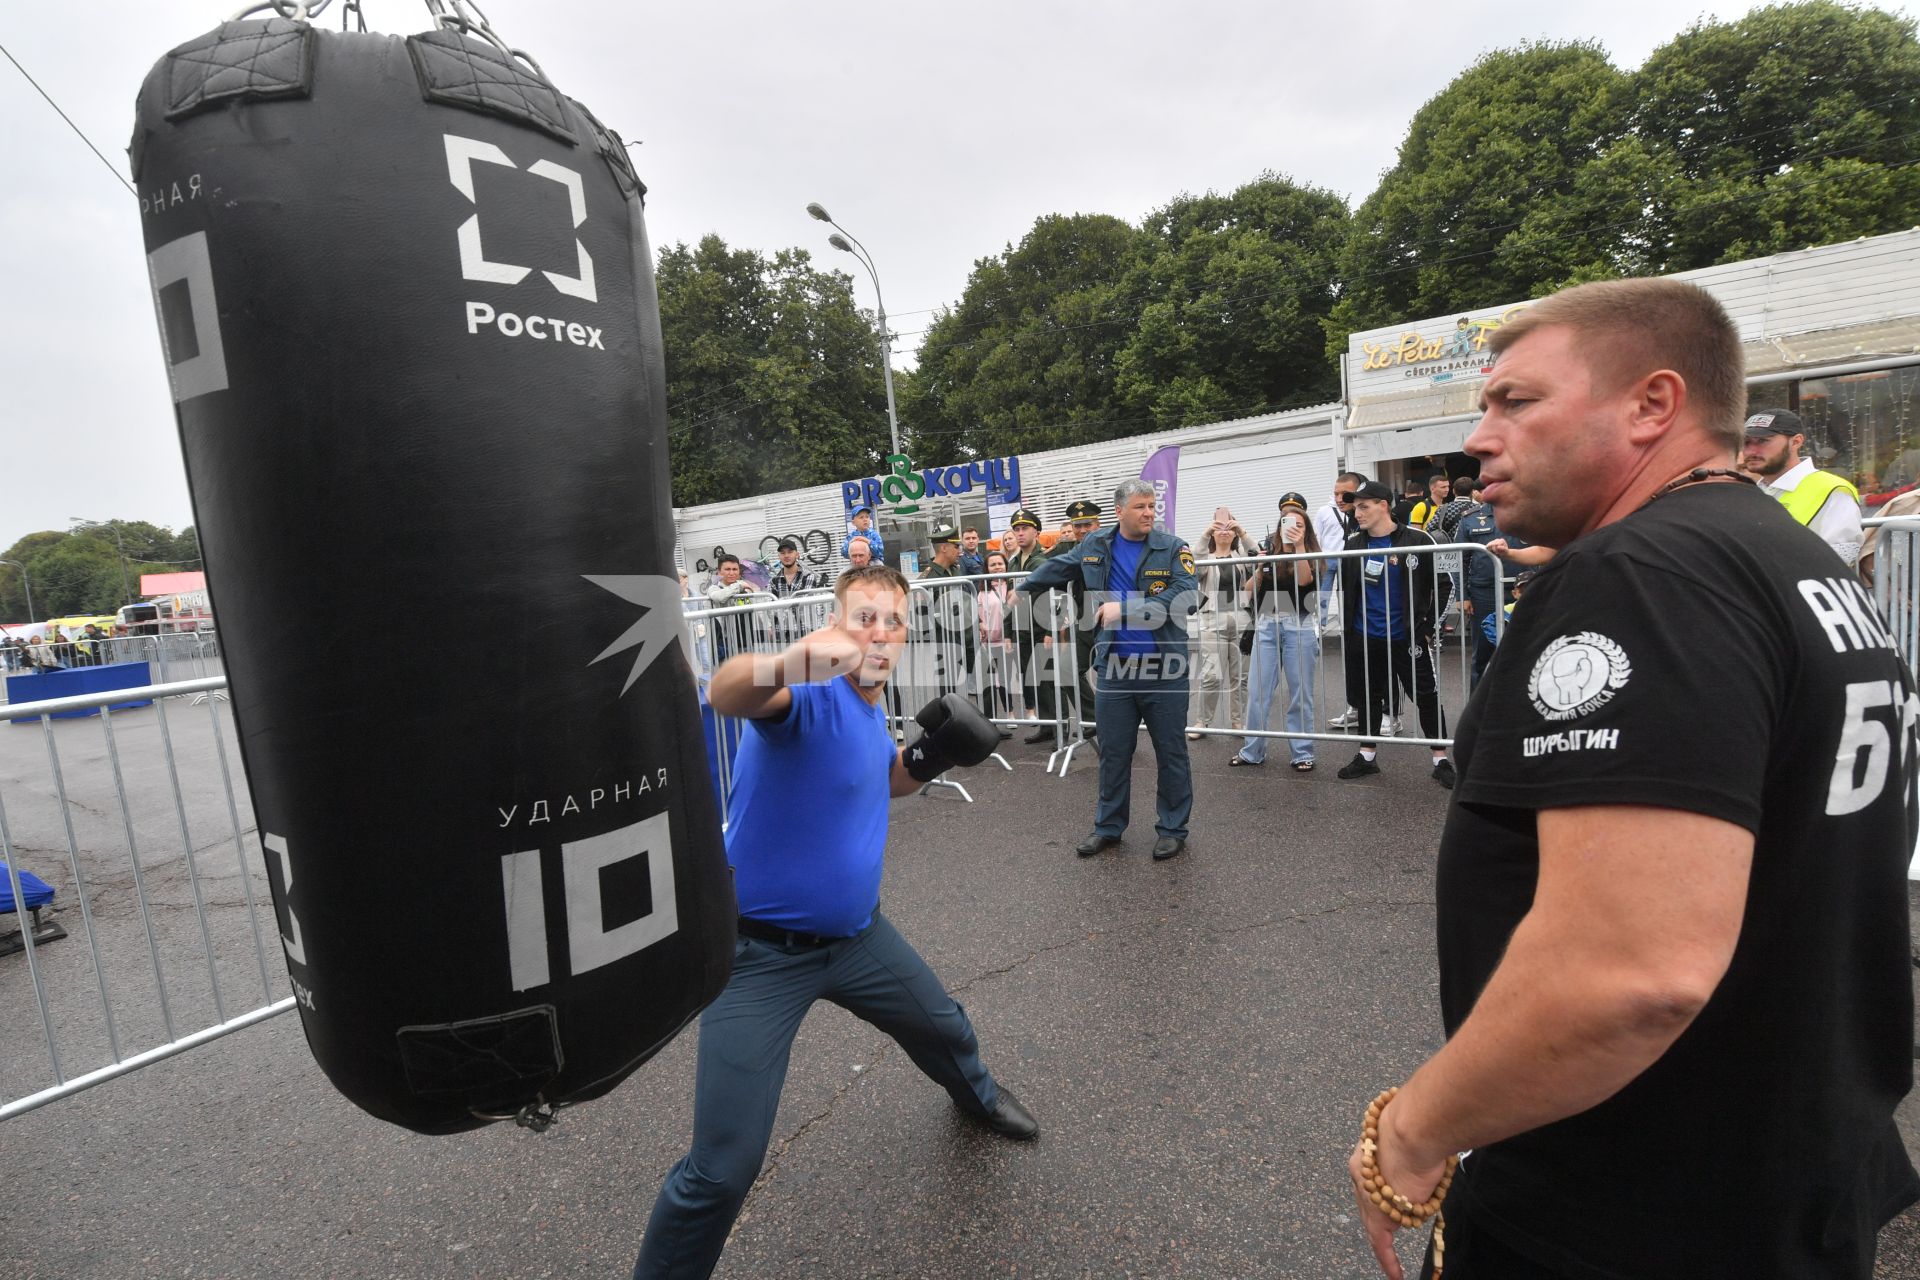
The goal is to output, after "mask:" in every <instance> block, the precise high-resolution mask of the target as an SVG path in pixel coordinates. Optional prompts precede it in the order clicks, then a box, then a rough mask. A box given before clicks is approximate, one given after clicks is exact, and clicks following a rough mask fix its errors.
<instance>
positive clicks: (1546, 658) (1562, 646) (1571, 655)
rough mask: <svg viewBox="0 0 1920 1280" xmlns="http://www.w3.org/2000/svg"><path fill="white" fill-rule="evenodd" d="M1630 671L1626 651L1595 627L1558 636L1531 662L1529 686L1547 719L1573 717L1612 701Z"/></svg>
mask: <svg viewBox="0 0 1920 1280" xmlns="http://www.w3.org/2000/svg"><path fill="white" fill-rule="evenodd" d="M1632 675H1633V664H1632V663H1631V662H1629V661H1628V660H1627V652H1626V650H1624V649H1622V648H1621V647H1620V646H1619V645H1617V644H1615V643H1614V642H1613V641H1612V640H1610V639H1608V638H1607V637H1606V636H1603V635H1601V634H1600V633H1599V632H1598V631H1582V632H1580V633H1578V634H1577V635H1570V636H1561V637H1560V638H1559V639H1557V640H1555V641H1554V642H1553V643H1552V644H1550V645H1548V646H1547V647H1546V649H1545V651H1543V652H1542V653H1541V654H1540V660H1539V661H1538V662H1536V663H1534V664H1533V676H1532V679H1531V680H1530V681H1529V682H1528V690H1529V692H1530V693H1531V694H1532V696H1533V706H1534V710H1536V711H1538V712H1539V713H1540V714H1541V716H1542V717H1544V718H1545V719H1548V720H1573V719H1576V718H1578V717H1580V716H1584V715H1589V714H1591V713H1593V712H1595V711H1598V710H1599V709H1600V708H1601V707H1604V706H1606V705H1607V703H1609V702H1611V701H1613V695H1614V694H1616V693H1618V692H1619V691H1620V690H1621V689H1623V688H1625V687H1626V684H1627V680H1628V678H1629V677H1631V676H1632Z"/></svg>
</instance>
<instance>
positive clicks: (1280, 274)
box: [1116, 173, 1347, 431]
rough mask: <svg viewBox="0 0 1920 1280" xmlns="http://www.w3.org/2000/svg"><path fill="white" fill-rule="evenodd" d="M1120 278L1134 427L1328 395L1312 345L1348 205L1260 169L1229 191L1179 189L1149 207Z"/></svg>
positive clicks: (1124, 375)
mask: <svg viewBox="0 0 1920 1280" xmlns="http://www.w3.org/2000/svg"><path fill="white" fill-rule="evenodd" d="M1142 230H1143V233H1144V237H1145V241H1146V244H1145V247H1144V252H1143V254H1142V261H1141V262H1140V264H1139V265H1138V266H1137V267H1136V268H1135V270H1134V272H1133V273H1132V276H1131V278H1130V279H1129V281H1128V288H1127V294H1128V296H1129V300H1130V301H1131V302H1134V303H1136V304H1137V305H1138V323H1137V324H1135V325H1131V326H1129V327H1127V328H1126V329H1124V330H1122V332H1121V337H1122V338H1123V340H1124V343H1125V345H1124V346H1123V347H1122V348H1121V349H1120V352H1119V354H1118V357H1117V363H1116V371H1117V392H1118V398H1119V400H1120V402H1121V405H1122V406H1123V409H1124V411H1125V412H1126V413H1127V414H1128V415H1130V416H1133V417H1135V418H1137V419H1141V420H1143V421H1141V422H1140V423H1139V425H1137V426H1135V427H1133V428H1132V430H1136V431H1137V430H1148V429H1160V428H1166V427H1175V426H1181V425H1185V424H1190V423H1199V422H1210V421H1216V420H1218V419H1221V418H1227V417H1233V416H1237V415H1244V414H1248V413H1255V412H1259V411H1261V410H1263V409H1267V408H1272V407H1280V406H1288V405H1298V404H1311V403H1315V402H1319V401H1325V400H1331V399H1333V398H1334V397H1335V396H1336V395H1337V394H1338V393H1339V383H1340V380H1339V373H1338V371H1337V369H1336V368H1334V367H1333V366H1332V365H1330V364H1329V363H1328V362H1327V360H1326V358H1325V356H1324V355H1322V353H1321V341H1322V333H1323V325H1324V323H1325V321H1326V318H1327V315H1328V313H1329V311H1330V310H1331V309H1332V307H1333V302H1334V292H1335V291H1334V279H1335V272H1336V270H1337V263H1338V256H1339V252H1340V249H1341V247H1342V245H1343V244H1344V242H1345V240H1346V237H1347V206H1346V202H1345V201H1343V200H1342V199H1341V198H1340V197H1339V196H1336V195H1334V194H1333V193H1332V192H1329V191H1322V190H1318V189H1316V188H1310V187H1302V186H1299V185H1297V184H1295V183H1294V182H1292V181H1291V180H1290V179H1287V178H1283V177H1280V176H1277V175H1275V174H1272V173H1266V174H1262V175H1261V176H1260V177H1259V178H1258V179H1256V180H1255V181H1253V182H1250V183H1248V184H1246V185H1245V186H1243V187H1241V188H1240V189H1239V190H1237V191H1235V192H1233V193H1232V194H1231V195H1224V196H1223V195H1217V194H1214V193H1212V192H1209V193H1208V194H1206V195H1203V196H1190V195H1183V196H1181V197H1179V198H1178V199H1176V200H1174V201H1173V202H1172V203H1171V204H1168V205H1167V206H1166V207H1165V208H1163V209H1160V210H1157V211H1156V212H1154V213H1152V214H1150V215H1149V216H1148V217H1147V219H1146V223H1145V225H1144V227H1143V228H1142Z"/></svg>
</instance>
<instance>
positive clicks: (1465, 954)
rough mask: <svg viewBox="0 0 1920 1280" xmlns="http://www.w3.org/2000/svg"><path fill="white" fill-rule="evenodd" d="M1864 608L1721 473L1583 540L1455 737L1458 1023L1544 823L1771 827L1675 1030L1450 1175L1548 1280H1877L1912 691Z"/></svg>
mask: <svg viewBox="0 0 1920 1280" xmlns="http://www.w3.org/2000/svg"><path fill="white" fill-rule="evenodd" d="M1877 617H1878V615H1877V614H1876V613H1875V611H1874V609H1873V607H1872V605H1871V603H1870V602H1869V598H1868V597H1867V595H1866V594H1865V593H1864V591H1863V590H1862V589H1861V588H1860V587H1859V585H1858V583H1857V582H1855V581H1854V580H1853V579H1852V575H1850V574H1848V573H1847V572H1846V571H1845V569H1844V567H1843V566H1842V565H1841V563H1840V562H1839V560H1837V559H1836V558H1835V557H1834V555H1833V553H1832V551H1831V550H1829V549H1828V547H1827V546H1826V544H1825V543H1823V542H1822V541H1821V540H1820V539H1819V538H1818V537H1816V536H1815V535H1813V534H1812V533H1810V532H1808V531H1807V530H1806V529H1804V528H1802V527H1800V526H1799V525H1798V524H1796V523H1794V521H1793V519H1792V518H1791V517H1790V516H1788V515H1787V513H1786V511H1785V509H1784V508H1782V507H1781V506H1780V504H1779V503H1778V502H1775V501H1773V500H1772V499H1770V498H1768V497H1766V496H1765V495H1764V494H1762V493H1759V492H1758V491H1756V490H1754V489H1752V488H1749V487H1747V486H1744V485H1728V484H1711V485H1694V486H1690V487H1687V488H1683V489H1679V490H1676V491H1675V492H1673V493H1671V494H1668V495H1667V496H1666V497H1663V498H1660V499H1659V500H1657V501H1655V502H1653V503H1652V504H1650V505H1649V506H1647V507H1645V508H1644V509H1642V510H1641V511H1638V512H1636V513H1635V514H1633V515H1630V516H1628V517H1626V518H1625V519H1623V520H1620V521H1618V522H1616V523H1614V524H1611V525H1608V526H1606V527H1605V528H1602V529H1599V530H1597V531H1595V532H1594V533H1592V534H1589V535H1587V536H1586V537H1584V538H1581V539H1579V540H1577V541H1575V542H1574V543H1572V544H1570V545H1569V546H1568V547H1567V548H1565V549H1564V550H1563V551H1562V552H1561V553H1560V555H1559V556H1557V557H1556V558H1555V559H1554V560H1553V561H1552V562H1550V564H1549V565H1548V566H1547V567H1546V568H1545V569H1543V570H1542V571H1541V573H1540V575H1539V576H1538V577H1537V578H1536V579H1535V580H1534V584H1533V589H1532V590H1530V591H1529V592H1528V593H1527V597H1526V600H1525V601H1524V602H1523V603H1522V604H1521V605H1520V607H1519V608H1518V609H1516V610H1515V611H1514V614H1513V621H1512V624H1511V625H1510V626H1509V627H1508V629H1507V633H1506V638H1505V639H1504V640H1503V641H1502V642H1501V645H1500V648H1499V649H1498V651H1497V652H1496V654H1495V656H1494V658H1493V661H1492V664H1491V665H1490V666H1489V668H1488V670H1487V674H1486V676H1485V678H1484V679H1483V680H1482V681H1481V683H1480V686H1479V688H1478V690H1476V692H1475V694H1474V696H1473V698H1472V700H1471V701H1470V702H1469V704H1468V706H1467V709H1466V712H1465V714H1464V716H1463V717H1462V721H1461V724H1460V730H1459V737H1458V739H1457V741H1456V744H1455V756H1456V760H1457V765H1458V769H1459V784H1458V786H1457V787H1456V789H1455V791H1454V793H1453V803H1452V807H1451V809H1450V811H1449V814H1448V818H1447V826H1446V832H1445V835H1444V836H1443V838H1442V842H1441V848H1440V856H1439V871H1438V889H1437V898H1438V934H1439V958H1440V985H1441V993H1440V994H1441V1009H1442V1014H1443V1016H1444V1018H1445V1021H1446V1027H1447V1033H1448V1034H1449V1035H1452V1034H1453V1033H1454V1031H1456V1030H1457V1029H1458V1028H1459V1026H1460V1024H1461V1023H1462V1022H1463V1021H1464V1020H1465V1019H1466V1017H1467V1015H1468V1013H1469V1011H1470V1010H1471V1008H1472V1005H1473V1002H1474V1001H1475V1000H1476V999H1477V998H1478V996H1479V993H1480V991H1481V990H1482V988H1483V987H1484V986H1485V985H1486V982H1487V979H1488V978H1489V976H1490V975H1491V974H1492V973H1493V970H1494V968H1495V966H1496V965H1497V964H1498V963H1499V962H1500V958H1501V955H1502V952H1503V951H1504V949H1505V947H1506V944H1507V941H1508V938H1509V937H1510V936H1511V934H1512V933H1513V929H1514V926H1515V925H1516V924H1518V923H1519V921H1520V919H1521V917H1522V916H1523V915H1525V914H1526V912H1527V910H1528V909H1529V907H1530V906H1531V904H1532V900H1533V893H1534V888H1535V884H1536V881H1537V876H1538V870H1539V845H1538V842H1537V838H1536V826H1535V815H1536V813H1537V811H1538V810H1541V809H1550V808H1559V807H1566V806H1571V805H1589V804H1633V805H1651V806H1655V807H1660V808H1670V809H1679V810H1686V811H1690V812H1694V813H1700V814H1706V815H1709V816H1711V817H1715V818H1719V819H1722V820H1724V821H1727V822H1731V823H1734V824H1736V825H1738V826H1741V827H1744V828H1746V829H1747V830H1749V831H1752V832H1754V833H1755V837H1756V839H1755V847H1754V854H1753V866H1752V874H1751V879H1750V882H1749V886H1748V892H1747V906H1746V914H1745V917H1744V920H1743V922H1742V926H1741V931H1740V938H1739V942H1738V944H1737V946H1736V949H1735V952H1734V956H1733V960H1732V964H1731V966H1730V968H1729V969H1728V971H1727V974H1726V976H1725V977H1724V978H1723V979H1722V981H1721V983H1720V986H1719V988H1718V989H1717V990H1716V991H1715V993H1714V995H1713V997H1712V999H1711V1000H1709V1001H1708V1003H1707V1005H1706V1007H1705V1009H1703V1010H1702V1011H1701V1013H1700V1015H1699V1017H1698V1018H1696V1019H1695V1021H1694V1022H1693V1024H1692V1025H1691V1026H1690V1027H1689V1028H1688V1029H1687V1030H1686V1032H1685V1033H1683V1034H1682V1035H1681V1037H1680V1038H1679V1039H1678V1040H1677V1041H1676V1042H1675V1043H1674V1044H1673V1046H1672V1047H1671V1048H1669V1049H1668V1050H1667V1052H1666V1053H1665V1054H1664V1055H1663V1056H1662V1057H1661V1058H1660V1059H1659V1061H1657V1062H1655V1063H1654V1064H1653V1065H1652V1066H1651V1067H1649V1068H1648V1069H1647V1070H1646V1071H1645V1072H1644V1073H1642V1074H1641V1075H1640V1076H1639V1077H1638V1078H1637V1079H1635V1080H1634V1081H1632V1082H1631V1083H1630V1084H1628V1085H1627V1087H1626V1088H1624V1089H1623V1090H1621V1091H1620V1092H1619V1093H1618V1094H1616V1095H1614V1096H1613V1097H1612V1098H1610V1099H1608V1100H1607V1101H1606V1102H1603V1103H1601V1104H1600V1105H1598V1106H1596V1107H1593V1108H1591V1109H1590V1110H1588V1111H1585V1112H1582V1113H1580V1114H1578V1115H1575V1116H1571V1117H1568V1118H1567V1119H1565V1120H1561V1121H1558V1122H1556V1123H1554V1124H1550V1125H1546V1126H1543V1127H1541V1128H1539V1129H1535V1130H1533V1131H1531V1132H1528V1133H1523V1134H1520V1135H1517V1136H1515V1137H1513V1138H1509V1139H1507V1140H1506V1141H1503V1142H1499V1143H1495V1144H1493V1145H1491V1146H1489V1147H1486V1148H1483V1149H1481V1150H1478V1151H1476V1152H1474V1153H1473V1154H1472V1155H1471V1156H1469V1157H1468V1158H1467V1159H1466V1161H1465V1162H1464V1163H1463V1164H1462V1166H1461V1173H1460V1176H1459V1179H1458V1181H1457V1182H1456V1184H1455V1195H1456V1196H1458V1197H1459V1200H1460V1203H1459V1206H1458V1207H1459V1210H1460V1211H1462V1212H1465V1213H1470V1214H1472V1215H1473V1217H1474V1219H1475V1221H1476V1222H1477V1223H1481V1224H1483V1225H1484V1228H1485V1229H1486V1230H1487V1231H1488V1232H1490V1233H1491V1234H1494V1235H1497V1236H1499V1237H1501V1238H1502V1239H1503V1240H1505V1241H1506V1242H1507V1243H1508V1244H1510V1245H1511V1246H1512V1247H1513V1248H1515V1249H1516V1250H1517V1251H1520V1252H1522V1253H1526V1254H1529V1255H1531V1256H1534V1257H1535V1258H1536V1259H1537V1260H1538V1261H1539V1262H1540V1263H1541V1264H1543V1265H1544V1266H1547V1267H1551V1268H1553V1269H1554V1270H1556V1271H1559V1272H1562V1273H1564V1274H1565V1275H1567V1276H1573V1277H1589V1276H1591V1277H1634V1278H1635V1280H1647V1278H1651V1277H1687V1278H1688V1280H1693V1278H1695V1277H1700V1276H1736V1275H1737V1276H1741V1277H1743V1278H1745V1277H1761V1276H1770V1277H1771V1276H1778V1277H1787V1276H1792V1277H1812V1276H1819V1277H1841V1276H1844V1277H1861V1278H1863V1280H1864V1277H1866V1276H1867V1275H1868V1274H1869V1271H1870V1269H1871V1268H1870V1265H1869V1263H1868V1261H1867V1259H1868V1257H1870V1251H1871V1249H1872V1248H1873V1242H1874V1235H1875V1232H1876V1231H1877V1229H1878V1228H1879V1227H1880V1226H1881V1224H1882V1223H1884V1222H1885V1221H1886V1220H1887V1219H1888V1218H1890V1217H1891V1216H1893V1215H1894V1214H1895V1213H1897V1212H1898V1211H1899V1210H1901V1209H1902V1208H1904V1207H1905V1206H1907V1205H1908V1204H1911V1203H1913V1201H1914V1200H1915V1199H1916V1198H1920V1179H1916V1178H1915V1175H1914V1171H1913V1168H1912V1166H1911V1165H1910V1164H1909V1163H1908V1160H1907V1157H1906V1154H1905V1151H1904V1149H1903V1148H1902V1146H1901V1143H1900V1139H1899V1136H1898V1134H1897V1133H1896V1131H1895V1129H1894V1125H1893V1120H1892V1116H1893V1111H1894V1106H1895V1104H1896V1103H1897V1102H1898V1101H1899V1100H1900V1099H1901V1098H1902V1097H1903V1096H1904V1095H1905V1094H1906V1092H1907V1090H1908V1088H1909V1086H1910V1085H1911V1083H1912V1043H1913V1041H1912V1032H1913V1000H1912V987H1911V978H1910V964H1909V941H1908V933H1907V879H1906V875H1907V864H1908V861H1909V859H1910V858H1911V857H1912V855H1913V852H1914V839H1915V831H1916V803H1915V768H1914V762H1915V752H1916V737H1917V735H1916V719H1920V698H1916V697H1915V694H1914V685H1913V680H1912V677H1911V676H1910V675H1909V673H1908V672H1907V670H1906V666H1905V664H1904V662H1902V661H1901V660H1900V659H1899V658H1898V657H1897V656H1896V655H1895V653H1894V651H1893V649H1892V647H1891V645H1890V643H1889V642H1888V641H1887V638H1886V632H1885V630H1884V629H1883V628H1882V627H1881V625H1880V623H1879V622H1878V620H1877ZM1541 980H1543V981H1551V980H1552V975H1550V974H1546V975H1541ZM1450 1207H1452V1206H1450Z"/></svg>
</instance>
